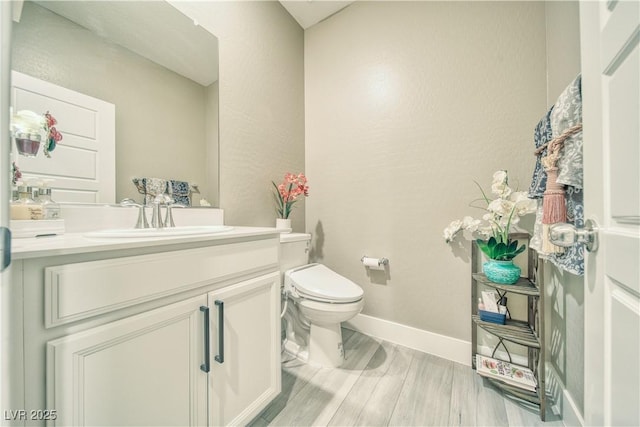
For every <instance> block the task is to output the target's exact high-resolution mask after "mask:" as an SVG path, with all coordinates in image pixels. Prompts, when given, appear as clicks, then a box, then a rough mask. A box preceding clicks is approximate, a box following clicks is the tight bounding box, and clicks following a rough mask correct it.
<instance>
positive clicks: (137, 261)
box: [45, 239, 278, 328]
mask: <svg viewBox="0 0 640 427" xmlns="http://www.w3.org/2000/svg"><path fill="white" fill-rule="evenodd" d="M277 264H278V244H277V240H275V239H268V240H258V241H253V242H242V243H232V244H225V245H219V246H211V247H206V248H198V249H186V250H180V251H173V252H162V253H158V254H151V255H140V256H132V257H125V258H115V259H108V260H101V261H91V262H82V263H75V264H65V265H59V266H54V267H47V268H45V326H46V327H47V328H50V327H54V326H58V325H62V324H65V323H70V322H74V321H77V320H81V319H86V318H89V317H92V316H96V315H99V314H104V313H108V312H110V311H114V310H118V309H121V308H124V307H128V306H131V305H134V304H139V303H142V302H145V301H150V300H153V299H156V298H161V297H164V296H168V295H172V294H176V293H179V292H184V291H188V290H190V289H194V288H198V287H200V286H205V285H208V284H211V283H214V282H216V281H221V280H226V279H229V278H232V277H234V276H238V275H241V274H243V273H247V272H251V271H257V270H261V269H265V268H270V267H273V268H277Z"/></svg>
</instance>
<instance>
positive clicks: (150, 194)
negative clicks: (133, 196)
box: [132, 178, 167, 205]
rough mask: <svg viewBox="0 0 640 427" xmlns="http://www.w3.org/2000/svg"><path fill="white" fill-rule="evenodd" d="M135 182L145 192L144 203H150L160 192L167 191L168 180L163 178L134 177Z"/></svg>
mask: <svg viewBox="0 0 640 427" xmlns="http://www.w3.org/2000/svg"><path fill="white" fill-rule="evenodd" d="M132 181H133V184H134V185H135V186H136V188H137V189H138V192H139V193H140V194H144V204H145V205H150V204H152V203H153V201H154V199H155V198H156V196H157V195H159V194H164V193H166V192H167V180H165V179H161V178H133V180H132Z"/></svg>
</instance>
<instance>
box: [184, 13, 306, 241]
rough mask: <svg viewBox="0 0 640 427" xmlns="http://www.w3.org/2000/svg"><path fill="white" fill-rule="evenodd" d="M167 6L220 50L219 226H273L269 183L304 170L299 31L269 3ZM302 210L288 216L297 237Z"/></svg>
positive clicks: (272, 202)
mask: <svg viewBox="0 0 640 427" xmlns="http://www.w3.org/2000/svg"><path fill="white" fill-rule="evenodd" d="M172 4H174V5H175V6H176V7H177V8H178V9H180V10H182V11H183V12H184V13H185V14H187V15H188V16H190V17H192V18H194V19H196V20H197V21H198V23H199V24H200V25H202V26H204V27H205V28H207V29H208V30H209V31H211V32H212V33H213V34H215V35H216V36H217V37H218V40H219V43H220V44H219V50H220V88H219V89H220V206H221V207H222V208H223V209H224V211H225V222H226V223H228V224H237V225H255V226H274V225H275V217H276V214H275V209H274V201H273V196H272V193H271V187H272V186H271V181H272V180H273V181H279V180H281V179H282V177H283V176H284V174H285V172H288V171H290V172H300V171H303V170H304V150H305V146H304V83H303V81H304V72H303V70H304V63H303V49H304V33H303V31H302V28H300V26H299V25H298V24H297V23H296V22H295V20H294V19H293V18H292V17H291V16H290V15H289V14H288V13H287V12H286V11H285V9H284V8H283V7H282V6H281V5H280V3H278V2H275V1H265V2H261V1H255V2H252V1H249V2H182V1H180V2H172ZM314 185H315V183H314V182H313V181H312V182H311V194H312V195H313V193H314V191H315V189H314ZM304 204H305V202H304V201H303V202H301V203H300V204H299V206H298V207H297V208H296V210H295V211H294V213H293V214H292V217H291V218H292V220H293V227H294V230H296V231H303V230H304V216H305V215H304Z"/></svg>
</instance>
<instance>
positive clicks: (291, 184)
mask: <svg viewBox="0 0 640 427" xmlns="http://www.w3.org/2000/svg"><path fill="white" fill-rule="evenodd" d="M271 183H272V184H273V186H274V187H275V189H276V193H275V197H276V204H277V205H276V211H277V212H278V217H279V218H283V219H287V218H289V215H290V214H291V209H292V208H293V204H294V203H295V202H296V201H298V198H299V197H300V196H304V197H308V196H309V186H308V185H307V177H306V176H304V174H303V173H299V174H297V175H296V174H294V173H289V172H287V173H286V174H285V175H284V181H283V182H282V184H280V185H278V184H276V183H275V182H273V181H272V182H271Z"/></svg>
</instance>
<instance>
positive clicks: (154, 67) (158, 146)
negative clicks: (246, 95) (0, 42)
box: [12, 1, 218, 206]
mask: <svg viewBox="0 0 640 427" xmlns="http://www.w3.org/2000/svg"><path fill="white" fill-rule="evenodd" d="M12 68H13V70H15V71H18V72H20V73H24V74H27V75H29V76H32V77H35V78H37V79H41V80H44V81H46V82H50V83H53V84H55V85H59V86H62V87H64V88H67V89H70V90H73V91H76V92H79V93H82V94H85V95H88V96H90V97H94V98H98V99H100V100H104V101H106V102H108V103H112V104H114V105H115V152H116V155H115V160H116V161H115V180H116V182H115V200H113V202H115V201H118V200H121V199H123V198H127V197H130V198H134V199H136V200H138V201H143V199H144V196H142V195H141V194H140V193H139V191H138V189H137V188H136V186H135V185H134V183H133V182H132V180H133V179H134V178H163V179H167V180H176V181H181V182H188V183H190V184H195V185H197V188H198V190H199V193H197V194H192V205H194V206H198V205H199V204H200V203H199V202H200V199H206V200H207V201H208V202H210V203H211V204H212V205H213V206H217V205H218V72H217V71H218V42H217V39H216V37H215V36H213V35H212V34H210V33H209V32H207V31H206V30H205V29H203V28H202V27H200V26H198V25H195V24H194V22H193V21H192V20H191V19H189V18H188V17H186V16H185V15H183V14H182V13H181V12H179V11H178V10H177V9H175V8H174V7H173V6H171V5H170V4H169V3H166V2H160V1H152V2H148V1H141V2H137V1H134V2H118V1H104V2H102V1H101V2H94V1H82V2H77V1H69V2H66V1H56V2H46V1H45V2H31V1H25V2H24V4H23V8H22V11H21V13H20V16H19V22H14V25H13V32H12ZM52 114H54V115H55V112H54V111H52ZM65 126H66V127H67V129H65ZM74 126H75V123H74ZM74 126H71V125H69V124H68V123H67V124H65V123H62V122H60V123H59V125H58V128H59V131H60V132H62V134H63V135H65V131H66V132H67V134H66V135H71V134H72V133H73V131H72V129H73V128H74ZM66 135H65V138H66ZM61 143H62V144H64V141H63V142H61ZM60 158H62V156H60ZM46 160H47V161H49V162H56V160H58V161H61V160H60V159H56V156H55V153H53V154H52V158H51V159H46ZM23 172H26V173H27V175H28V173H29V171H28V170H26V171H23ZM54 178H55V176H54ZM60 178H61V180H64V177H60Z"/></svg>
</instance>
